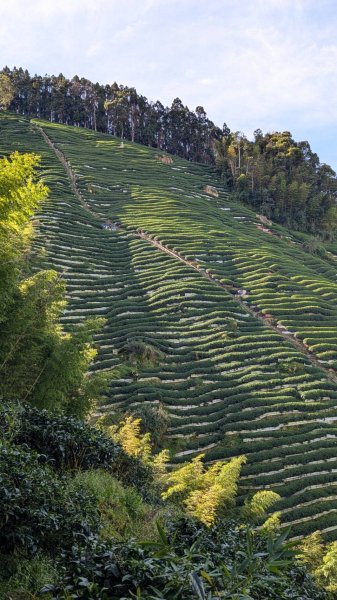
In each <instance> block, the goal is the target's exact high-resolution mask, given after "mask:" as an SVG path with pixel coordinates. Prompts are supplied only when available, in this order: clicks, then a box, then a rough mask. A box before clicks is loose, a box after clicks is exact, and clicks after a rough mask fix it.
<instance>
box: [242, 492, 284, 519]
mask: <svg viewBox="0 0 337 600" xmlns="http://www.w3.org/2000/svg"><path fill="white" fill-rule="evenodd" d="M280 499H281V497H280V496H279V494H276V493H275V492H271V491H270V490H261V491H260V492H256V494H254V496H253V497H252V498H251V499H250V500H249V501H246V502H245V508H244V515H245V516H246V517H247V518H248V519H251V520H252V521H253V522H254V521H255V522H261V521H262V520H263V519H265V518H266V515H267V511H268V510H269V509H270V508H271V507H272V506H273V504H275V502H277V501H278V500H280Z"/></svg>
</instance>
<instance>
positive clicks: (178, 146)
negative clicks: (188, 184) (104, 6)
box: [0, 67, 337, 238]
mask: <svg viewBox="0 0 337 600" xmlns="http://www.w3.org/2000/svg"><path fill="white" fill-rule="evenodd" d="M0 108H8V109H9V110H10V111H13V112H15V113H17V114H22V115H29V116H34V117H38V118H42V119H47V120H49V121H51V122H55V123H60V124H65V125H73V126H77V127H86V128H89V129H92V130H94V131H100V132H104V133H108V134H112V135H115V136H119V137H121V138H122V139H127V140H131V141H132V142H138V143H140V144H144V145H147V146H151V147H154V148H159V149H160V150H163V151H166V152H169V153H171V154H175V155H177V156H180V157H182V158H185V159H187V160H192V161H196V162H201V163H204V164H208V165H215V166H216V168H217V169H218V172H219V174H220V176H221V177H222V180H223V183H224V186H225V188H226V189H227V190H228V191H229V192H231V193H232V194H233V195H234V196H235V197H236V198H237V199H238V200H240V201H243V202H245V203H247V204H249V205H251V206H252V207H253V208H254V209H255V210H257V211H259V212H260V213H262V214H263V215H265V216H266V217H267V218H270V219H272V220H275V221H277V222H279V223H282V224H283V225H285V226H287V227H291V228H295V229H298V230H300V231H306V232H309V233H312V234H315V235H321V236H323V237H327V238H333V237H334V234H335V231H336V229H337V209H336V201H337V179H336V173H335V172H334V171H333V169H332V168H331V167H330V166H329V165H326V164H321V163H320V160H319V157H318V155H317V154H315V152H313V151H312V149H311V147H310V144H309V143H308V142H307V141H300V142H296V141H295V140H294V139H293V137H292V135H291V133H290V132H289V131H283V132H273V133H266V134H263V132H262V131H261V130H260V129H257V130H256V131H255V132H254V139H253V140H248V139H247V137H246V136H245V135H244V134H243V133H241V132H231V131H230V129H229V127H228V126H227V125H226V123H224V125H223V127H222V128H220V127H218V126H216V125H215V124H214V123H213V122H212V121H211V120H210V119H209V118H208V117H207V114H206V112H205V110H204V108H203V107H202V106H197V107H196V109H195V111H191V110H190V109H189V108H188V107H187V106H184V104H183V103H182V101H181V100H180V99H179V98H176V99H175V100H173V102H172V105H171V106H170V107H164V105H163V104H162V103H161V102H159V101H158V100H157V101H156V102H152V101H149V100H148V99H147V98H146V97H145V96H143V95H141V94H139V93H138V92H137V90H136V89H135V88H133V87H128V86H124V85H118V84H117V83H116V82H115V83H113V84H112V85H101V84H99V83H92V82H91V81H89V80H88V79H85V78H83V77H82V78H79V77H78V76H77V75H75V76H74V77H73V78H72V79H67V78H66V77H64V75H62V74H60V75H58V76H54V75H52V76H49V75H45V76H40V75H34V76H31V75H30V74H29V72H28V71H27V70H23V69H22V68H16V67H14V68H13V69H12V70H10V69H9V68H8V67H5V68H4V69H3V70H2V72H0Z"/></svg>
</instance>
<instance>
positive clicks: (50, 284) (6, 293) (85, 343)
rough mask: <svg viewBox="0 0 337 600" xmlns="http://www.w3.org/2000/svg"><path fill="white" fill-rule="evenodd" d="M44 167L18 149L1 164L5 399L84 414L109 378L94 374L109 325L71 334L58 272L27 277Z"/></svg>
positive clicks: (0, 364) (1, 377) (0, 365)
mask: <svg viewBox="0 0 337 600" xmlns="http://www.w3.org/2000/svg"><path fill="white" fill-rule="evenodd" d="M39 162H40V159H39V157H38V156H37V155H35V154H19V153H18V152H14V153H13V154H12V155H11V156H10V158H9V159H7V158H2V159H1V160H0V265H1V266H0V298H1V299H0V395H1V396H2V397H3V398H4V399H6V400H8V399H13V398H20V399H21V400H24V401H26V400H27V401H30V402H31V403H32V404H35V405H37V406H40V407H48V408H54V409H55V408H56V409H64V410H66V411H67V412H68V413H69V414H72V415H77V416H84V415H86V414H87V413H88V412H90V410H91V409H92V407H93V404H94V401H95V399H96V398H97V395H99V393H100V392H101V391H102V389H103V386H104V384H105V378H103V377H102V376H97V375H96V376H93V377H88V376H87V370H88V366H89V364H90V363H91V361H92V360H93V358H94V357H95V355H96V351H95V350H94V348H93V347H92V346H91V342H92V339H93V336H94V334H95V333H97V331H98V330H99V329H100V328H101V327H102V325H103V324H104V320H103V319H101V318H92V319H89V320H87V321H86V322H85V323H82V324H80V325H79V326H77V327H74V328H73V330H72V332H71V333H70V332H68V333H67V334H66V333H65V332H64V331H63V330H62V328H61V327H60V325H59V323H58V320H59V318H60V315H61V312H62V311H63V309H64V307H65V302H64V294H65V283H64V281H62V279H61V278H60V277H59V275H58V274H57V272H56V271H40V272H37V273H35V274H34V275H33V276H30V277H26V278H22V276H23V265H24V261H23V258H24V252H26V251H27V249H28V247H29V246H28V242H29V238H30V235H31V226H30V225H29V218H30V217H31V216H32V215H33V214H34V211H35V210H36V208H37V206H38V205H39V203H41V201H42V200H43V199H45V197H46V194H47V188H46V186H45V185H44V184H43V183H42V182H41V181H36V168H37V167H38V165H39Z"/></svg>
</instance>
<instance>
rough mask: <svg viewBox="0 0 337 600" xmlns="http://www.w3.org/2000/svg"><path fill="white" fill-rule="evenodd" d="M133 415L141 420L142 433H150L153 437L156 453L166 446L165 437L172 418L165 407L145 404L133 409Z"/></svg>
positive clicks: (152, 442)
mask: <svg viewBox="0 0 337 600" xmlns="http://www.w3.org/2000/svg"><path fill="white" fill-rule="evenodd" d="M132 415H133V416H134V417H136V418H139V419H140V420H141V422H140V428H141V433H143V434H144V433H146V432H148V433H149V434H150V436H151V445H152V448H153V450H154V451H157V450H159V449H161V448H163V446H164V442H165V436H166V433H167V430H168V427H169V424H170V416H169V414H168V411H167V410H166V409H165V406H164V405H163V404H161V403H159V404H158V405H151V404H143V405H141V406H137V407H136V408H134V409H132Z"/></svg>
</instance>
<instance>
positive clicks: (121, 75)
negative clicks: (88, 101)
mask: <svg viewBox="0 0 337 600" xmlns="http://www.w3.org/2000/svg"><path fill="white" fill-rule="evenodd" d="M336 32H337V2H336V0H240V1H238V0H52V1H51V0H0V68H2V67H3V66H5V65H7V66H9V67H10V68H12V67H13V66H17V67H20V66H21V67H23V68H25V69H28V71H29V72H30V73H31V74H35V73H38V74H40V75H44V74H45V73H48V74H55V75H58V74H59V73H63V74H64V75H65V76H66V77H70V78H71V77H73V76H74V75H78V76H79V77H82V76H83V77H86V78H87V79H91V80H92V81H94V82H96V81H98V82H100V83H103V84H105V83H113V82H114V81H117V83H119V84H123V85H128V86H130V87H131V86H133V87H136V89H137V91H138V92H139V93H141V94H143V95H145V96H146V97H147V98H148V99H150V100H154V101H155V100H160V101H161V102H162V103H163V104H165V105H170V104H171V103H172V100H173V99H174V98H177V97H179V98H180V99H181V100H182V101H183V103H184V104H186V105H187V106H189V108H190V109H195V107H196V106H203V107H204V108H205V110H206V112H207V114H208V116H209V118H211V119H212V120H213V121H214V122H215V123H216V124H217V125H219V126H222V125H223V123H224V122H226V123H227V124H228V126H229V127H230V129H231V130H233V131H242V132H243V133H245V134H246V135H247V137H248V138H251V137H252V135H253V131H254V130H255V129H257V128H260V129H262V130H263V132H267V131H284V130H286V131H291V132H292V134H293V137H294V138H295V140H298V141H299V140H308V141H309V143H310V145H311V147H312V150H313V151H314V152H316V153H317V154H318V155H319V157H320V160H321V162H326V163H328V164H330V165H331V166H332V167H333V168H334V169H335V170H337V34H336Z"/></svg>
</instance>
